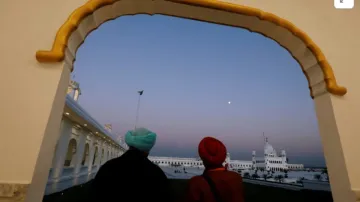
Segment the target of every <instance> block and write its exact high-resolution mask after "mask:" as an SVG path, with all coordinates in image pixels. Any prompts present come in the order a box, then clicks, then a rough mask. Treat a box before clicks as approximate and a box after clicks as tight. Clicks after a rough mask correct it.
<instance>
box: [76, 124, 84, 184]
mask: <svg viewBox="0 0 360 202" xmlns="http://www.w3.org/2000/svg"><path fill="white" fill-rule="evenodd" d="M79 133H80V135H79V139H78V144H77V152H76V156H75V167H74V185H77V183H78V180H79V176H78V175H79V172H80V169H81V167H82V165H81V161H82V159H83V155H84V152H85V144H86V135H87V134H86V131H85V130H84V129H79Z"/></svg>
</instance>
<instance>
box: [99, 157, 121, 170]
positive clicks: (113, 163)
mask: <svg viewBox="0 0 360 202" xmlns="http://www.w3.org/2000/svg"><path fill="white" fill-rule="evenodd" d="M119 160H120V159H118V158H115V159H111V160H108V161H106V162H105V163H104V164H103V165H102V166H101V167H100V169H99V172H100V171H102V170H106V171H107V170H112V169H117V164H118V161H119Z"/></svg>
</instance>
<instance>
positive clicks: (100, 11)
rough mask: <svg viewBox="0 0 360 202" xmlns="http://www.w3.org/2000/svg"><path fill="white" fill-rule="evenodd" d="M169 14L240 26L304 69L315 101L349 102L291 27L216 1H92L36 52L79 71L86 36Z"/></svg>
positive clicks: (303, 35) (324, 65)
mask: <svg viewBox="0 0 360 202" xmlns="http://www.w3.org/2000/svg"><path fill="white" fill-rule="evenodd" d="M135 14H149V15H154V14H163V15H167V16H174V17H181V18H187V19H193V20H200V21H205V22H211V23H216V24H223V25H228V26H235V27H240V28H245V29H248V30H249V31H251V32H257V33H260V34H262V35H264V36H265V37H268V38H271V39H273V40H274V41H276V42H277V43H278V44H279V45H280V46H282V47H284V48H285V49H286V50H288V51H289V53H290V54H291V55H292V57H293V58H294V59H295V60H296V61H297V62H298V63H299V64H300V66H301V68H302V71H303V73H304V75H305V76H306V78H307V80H308V84H309V89H310V95H311V97H312V98H314V97H315V96H318V95H321V94H323V93H326V92H329V93H332V94H334V95H339V96H343V95H345V94H346V93H347V89H346V88H344V87H342V86H339V85H338V84H337V82H336V79H335V76H334V73H333V70H332V68H331V66H330V64H329V63H328V61H327V60H326V58H325V56H324V54H323V53H322V52H321V50H320V48H319V47H318V46H317V45H316V44H315V43H314V42H313V41H312V40H311V39H310V37H309V36H308V35H307V34H306V33H304V32H303V31H301V30H300V29H298V28H297V27H296V26H295V25H293V24H292V23H290V22H289V21H287V20H285V19H282V18H280V17H278V16H275V15H274V14H271V13H267V12H264V11H262V10H259V9H256V8H251V7H247V6H241V5H237V4H230V3H225V2H220V1H215V0H141V1H133V0H89V1H87V3H85V4H84V5H83V6H81V7H79V8H77V9H76V10H75V11H74V12H73V13H72V14H71V15H70V16H69V18H68V19H67V20H66V22H65V23H64V24H63V25H62V26H61V27H60V28H59V30H58V32H57V34H56V37H55V40H54V42H53V45H52V48H51V50H48V51H46V50H40V51H37V52H36V59H37V60H38V61H39V62H42V63H52V62H62V61H65V64H66V66H67V67H69V68H70V69H73V63H74V61H75V56H76V51H77V49H78V48H79V47H80V45H81V44H82V43H83V42H84V40H85V38H86V36H87V35H88V34H89V33H90V32H92V31H93V30H95V29H97V28H98V27H99V26H100V25H101V24H102V23H104V22H106V21H109V20H113V19H116V18H118V17H120V16H124V15H135Z"/></svg>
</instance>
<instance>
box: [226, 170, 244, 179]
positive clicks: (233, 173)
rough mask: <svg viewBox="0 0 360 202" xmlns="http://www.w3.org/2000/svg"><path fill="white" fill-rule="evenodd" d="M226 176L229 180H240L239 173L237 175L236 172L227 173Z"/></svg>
mask: <svg viewBox="0 0 360 202" xmlns="http://www.w3.org/2000/svg"><path fill="white" fill-rule="evenodd" d="M226 174H227V175H228V176H230V177H231V178H234V179H239V180H242V176H241V175H240V174H239V173H237V172H234V171H227V172H226Z"/></svg>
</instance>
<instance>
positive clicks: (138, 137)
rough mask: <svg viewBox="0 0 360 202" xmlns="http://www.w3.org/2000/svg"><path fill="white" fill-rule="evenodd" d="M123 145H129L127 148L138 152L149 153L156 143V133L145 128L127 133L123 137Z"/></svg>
mask: <svg viewBox="0 0 360 202" xmlns="http://www.w3.org/2000/svg"><path fill="white" fill-rule="evenodd" d="M125 143H126V144H127V145H129V147H134V148H136V149H138V150H140V151H143V152H146V153H149V152H150V150H151V149H152V148H153V146H154V145H155V143H156V133H154V132H151V131H149V130H148V129H146V128H138V129H136V130H134V131H128V132H127V133H126V135H125Z"/></svg>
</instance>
